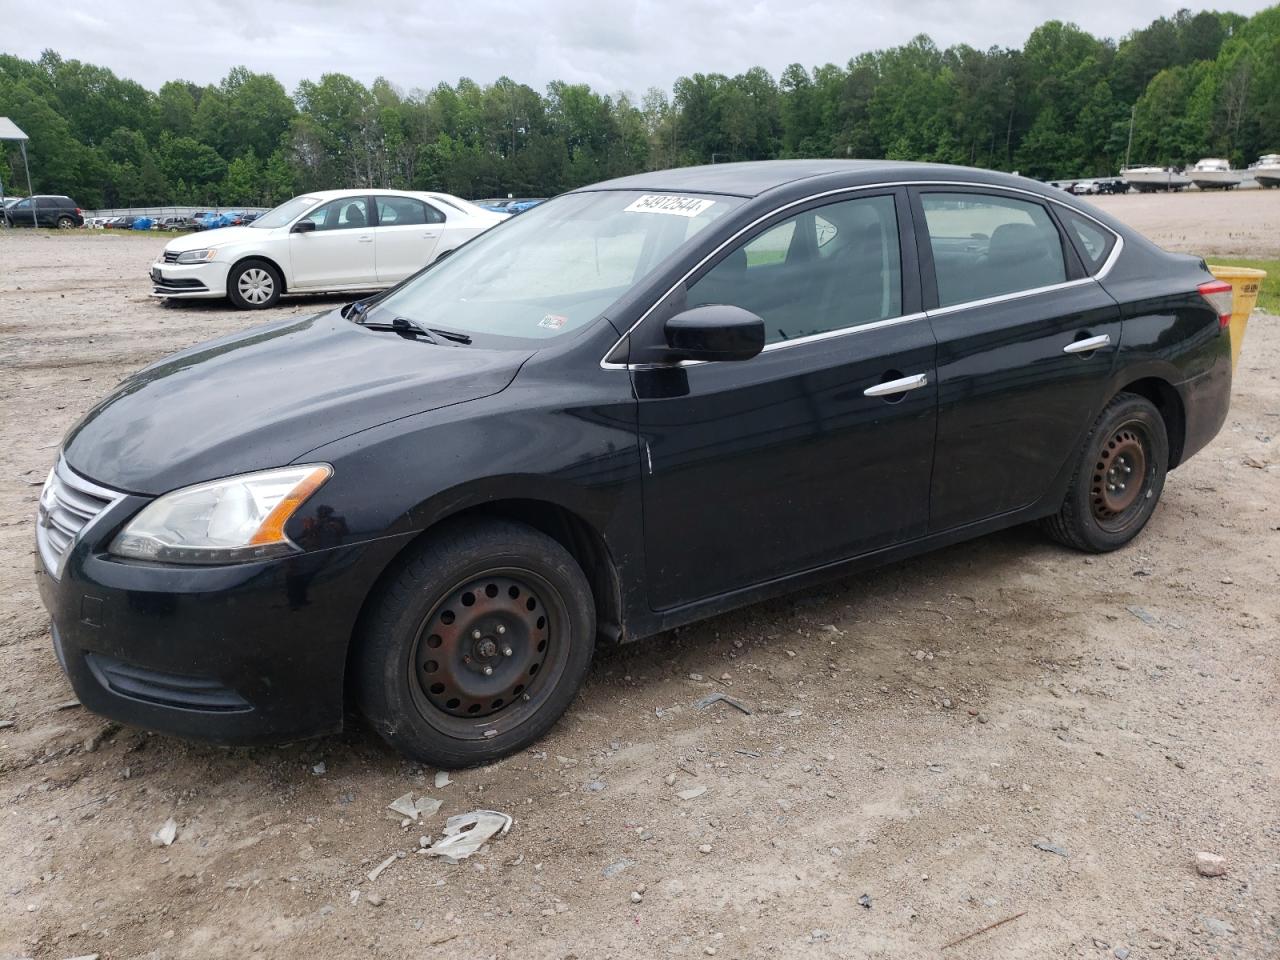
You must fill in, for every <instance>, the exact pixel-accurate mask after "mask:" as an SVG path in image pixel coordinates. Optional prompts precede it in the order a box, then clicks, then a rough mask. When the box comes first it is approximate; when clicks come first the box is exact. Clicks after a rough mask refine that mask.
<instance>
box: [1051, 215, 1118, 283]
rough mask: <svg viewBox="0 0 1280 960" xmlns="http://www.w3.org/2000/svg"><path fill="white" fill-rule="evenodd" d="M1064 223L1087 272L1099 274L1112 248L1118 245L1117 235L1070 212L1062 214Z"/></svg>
mask: <svg viewBox="0 0 1280 960" xmlns="http://www.w3.org/2000/svg"><path fill="white" fill-rule="evenodd" d="M1062 222H1063V223H1065V224H1066V225H1067V232H1068V233H1069V234H1071V239H1072V240H1074V241H1075V244H1076V249H1077V250H1078V251H1079V252H1080V259H1081V260H1083V261H1084V266H1085V270H1086V271H1088V272H1089V273H1090V274H1094V273H1097V272H1098V271H1099V270H1100V269H1102V265H1103V264H1104V263H1106V262H1107V257H1109V256H1111V248H1112V247H1114V246H1115V245H1116V236H1115V234H1114V233H1112V232H1111V231H1110V230H1107V229H1105V228H1104V227H1101V226H1099V225H1098V224H1096V223H1094V222H1093V221H1092V220H1089V219H1087V218H1086V217H1082V216H1080V214H1078V213H1075V212H1073V211H1070V210H1068V211H1064V212H1063V213H1062Z"/></svg>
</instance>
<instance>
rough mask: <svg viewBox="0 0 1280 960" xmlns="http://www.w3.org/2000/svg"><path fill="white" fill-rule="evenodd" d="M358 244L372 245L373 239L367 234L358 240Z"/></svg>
mask: <svg viewBox="0 0 1280 960" xmlns="http://www.w3.org/2000/svg"><path fill="white" fill-rule="evenodd" d="M360 242H361V243H373V237H371V236H370V235H369V234H367V233H366V234H365V235H364V236H363V237H361V238H360Z"/></svg>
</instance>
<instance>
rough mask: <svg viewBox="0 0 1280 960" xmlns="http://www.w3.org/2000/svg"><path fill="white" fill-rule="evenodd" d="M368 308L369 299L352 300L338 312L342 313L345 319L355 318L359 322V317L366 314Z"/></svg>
mask: <svg viewBox="0 0 1280 960" xmlns="http://www.w3.org/2000/svg"><path fill="white" fill-rule="evenodd" d="M368 309H369V301H367V300H352V301H351V302H350V303H348V304H346V305H344V306H343V308H342V309H341V310H340V311H338V312H339V313H341V314H342V316H343V318H344V319H347V320H353V319H354V321H355V322H356V323H359V322H360V320H359V318H360V317H362V316H364V314H365V312H366V311H368Z"/></svg>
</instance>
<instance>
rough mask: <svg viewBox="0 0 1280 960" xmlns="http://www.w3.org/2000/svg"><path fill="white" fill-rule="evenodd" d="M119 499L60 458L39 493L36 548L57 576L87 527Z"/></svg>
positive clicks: (60, 574) (49, 569)
mask: <svg viewBox="0 0 1280 960" xmlns="http://www.w3.org/2000/svg"><path fill="white" fill-rule="evenodd" d="M119 498H120V495H119V494H117V493H116V492H115V491H113V490H108V489H106V488H105V487H100V486H98V485H97V484H95V483H90V482H89V481H88V480H86V479H84V478H83V477H80V476H77V475H76V474H75V473H73V472H72V470H71V468H70V467H68V466H67V464H66V461H64V460H63V459H62V458H61V457H59V458H58V464H57V466H55V467H54V468H53V470H52V471H50V473H49V479H48V480H46V481H45V484H44V489H43V490H41V491H40V508H39V510H38V512H37V516H36V546H37V548H38V549H39V550H40V557H41V559H42V560H44V565H45V567H46V568H47V569H48V571H49V572H50V573H51V574H53V576H54V577H60V576H62V568H63V566H64V565H65V564H66V562H67V557H68V556H69V555H70V553H71V548H72V547H73V546H75V543H76V540H77V539H79V537H80V535H81V534H82V533H84V531H85V528H86V527H88V526H89V525H90V524H91V523H92V522H93V521H94V520H95V519H97V517H98V515H99V514H101V513H102V511H103V510H105V509H106V508H107V507H109V506H110V505H111V504H112V503H114V502H115V501H116V500H118V499H119Z"/></svg>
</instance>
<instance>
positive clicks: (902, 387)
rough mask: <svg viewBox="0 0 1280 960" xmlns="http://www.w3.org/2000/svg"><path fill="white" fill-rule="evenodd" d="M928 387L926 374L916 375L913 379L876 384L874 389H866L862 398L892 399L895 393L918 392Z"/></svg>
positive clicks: (906, 378) (904, 378)
mask: <svg viewBox="0 0 1280 960" xmlns="http://www.w3.org/2000/svg"><path fill="white" fill-rule="evenodd" d="M928 385H929V375H928V374H927V373H917V374H916V375H915V376H914V377H903V378H902V379H901V380H890V381H888V382H887V383H877V384H876V385H875V386H874V387H867V389H865V390H863V391H862V395H863V396H864V397H892V396H893V395H894V394H896V393H906V392H907V391H908V390H919V389H920V388H921V387H927V386H928Z"/></svg>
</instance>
